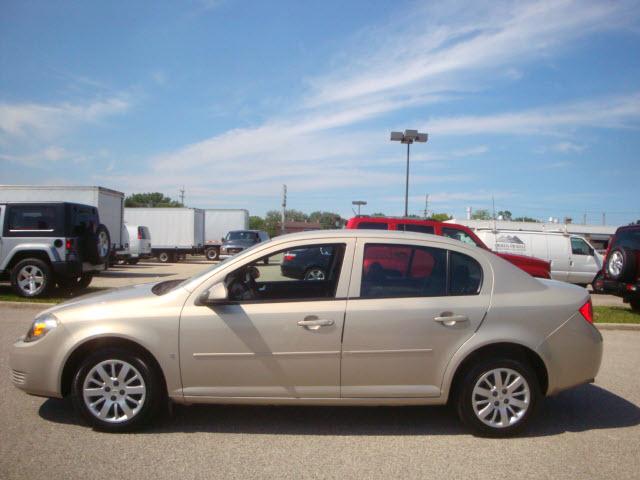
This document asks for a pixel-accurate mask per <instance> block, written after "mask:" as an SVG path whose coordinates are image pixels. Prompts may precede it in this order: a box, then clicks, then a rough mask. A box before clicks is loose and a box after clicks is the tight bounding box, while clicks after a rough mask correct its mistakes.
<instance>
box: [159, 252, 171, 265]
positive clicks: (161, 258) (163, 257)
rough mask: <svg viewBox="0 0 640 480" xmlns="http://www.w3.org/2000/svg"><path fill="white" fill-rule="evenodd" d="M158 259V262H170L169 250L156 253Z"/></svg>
mask: <svg viewBox="0 0 640 480" xmlns="http://www.w3.org/2000/svg"><path fill="white" fill-rule="evenodd" d="M158 261H159V262H160V263H169V262H171V254H170V253H169V252H160V253H159V254H158Z"/></svg>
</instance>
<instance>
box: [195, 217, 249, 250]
mask: <svg viewBox="0 0 640 480" xmlns="http://www.w3.org/2000/svg"><path fill="white" fill-rule="evenodd" d="M248 228H249V211H248V210H244V209H223V208H208V209H206V210H205V211H204V239H205V245H204V256H205V257H207V260H212V261H213V260H217V259H218V257H219V256H220V247H221V246H222V242H223V241H224V237H225V236H226V235H227V233H229V232H230V231H232V230H246V229H248Z"/></svg>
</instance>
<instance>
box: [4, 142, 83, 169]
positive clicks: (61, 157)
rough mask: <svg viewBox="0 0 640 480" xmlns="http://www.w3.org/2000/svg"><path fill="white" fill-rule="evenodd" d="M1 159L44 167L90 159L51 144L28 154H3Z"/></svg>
mask: <svg viewBox="0 0 640 480" xmlns="http://www.w3.org/2000/svg"><path fill="white" fill-rule="evenodd" d="M0 160H6V161H9V162H12V163H17V164H21V165H26V166H30V167H44V166H46V165H47V164H51V163H59V162H62V161H64V162H67V163H74V164H78V163H83V162H86V161H87V160H88V158H87V157H86V156H85V155H82V154H80V153H77V152H71V151H69V150H67V149H65V148H63V147H60V146H56V145H51V146H49V147H46V148H44V149H43V150H39V151H37V152H34V153H28V154H20V155H15V154H2V153H0Z"/></svg>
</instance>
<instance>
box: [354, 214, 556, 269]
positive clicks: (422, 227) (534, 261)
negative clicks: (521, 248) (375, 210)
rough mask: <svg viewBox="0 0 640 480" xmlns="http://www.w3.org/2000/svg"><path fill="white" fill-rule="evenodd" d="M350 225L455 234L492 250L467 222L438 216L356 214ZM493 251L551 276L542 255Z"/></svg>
mask: <svg viewBox="0 0 640 480" xmlns="http://www.w3.org/2000/svg"><path fill="white" fill-rule="evenodd" d="M346 228H348V229H359V230H362V229H365V230H395V231H404V232H417V233H430V234H433V235H442V236H443V237H449V238H454V239H456V240H460V241H461V242H463V243H467V244H469V245H475V246H476V247H480V248H483V249H485V250H490V249H489V248H488V247H487V246H486V245H485V244H484V242H482V240H480V239H479V238H478V236H477V235H476V234H475V233H473V231H472V230H471V229H470V228H468V227H465V226H464V225H457V224H455V223H444V222H437V221H435V220H418V219H413V218H393V217H364V216H360V217H354V218H351V219H350V220H349V221H348V222H347V225H346ZM494 253H495V254H496V255H498V256H500V257H502V258H504V259H505V260H507V261H508V262H511V263H513V264H514V265H515V266H517V267H519V268H521V269H522V270H524V271H525V272H527V273H528V274H530V275H532V276H534V277H539V278H551V272H550V269H551V267H550V264H549V262H548V261H546V260H542V259H539V258H533V257H526V256H523V255H515V254H513V253H505V252H495V251H494Z"/></svg>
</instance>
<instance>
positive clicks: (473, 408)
mask: <svg viewBox="0 0 640 480" xmlns="http://www.w3.org/2000/svg"><path fill="white" fill-rule="evenodd" d="M540 395H541V394H540V386H539V384H538V381H537V378H536V375H535V373H534V372H533V371H532V370H531V368H530V367H529V366H528V365H527V364H526V363H523V362H521V361H519V360H512V359H506V358H505V359H496V360H488V361H485V362H481V363H479V364H478V365H475V366H473V367H472V368H471V369H469V371H468V372H467V374H466V375H465V376H464V378H463V380H462V385H461V388H460V390H459V395H458V398H457V409H458V415H459V416H460V419H461V420H462V422H463V423H464V424H465V425H467V426H468V427H470V428H471V429H472V430H473V431H474V432H475V433H477V434H479V435H483V436H491V437H506V436H510V435H514V434H516V433H518V432H520V431H521V430H522V429H523V428H525V427H526V425H527V423H528V422H529V420H530V418H531V417H532V415H533V414H534V412H535V409H536V406H537V403H538V401H539V398H540Z"/></svg>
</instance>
